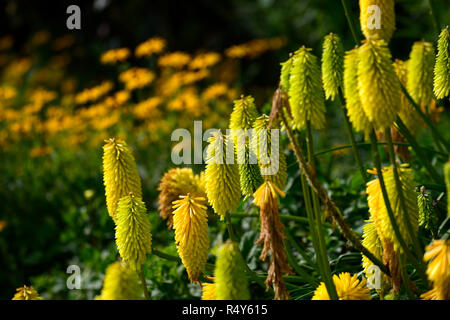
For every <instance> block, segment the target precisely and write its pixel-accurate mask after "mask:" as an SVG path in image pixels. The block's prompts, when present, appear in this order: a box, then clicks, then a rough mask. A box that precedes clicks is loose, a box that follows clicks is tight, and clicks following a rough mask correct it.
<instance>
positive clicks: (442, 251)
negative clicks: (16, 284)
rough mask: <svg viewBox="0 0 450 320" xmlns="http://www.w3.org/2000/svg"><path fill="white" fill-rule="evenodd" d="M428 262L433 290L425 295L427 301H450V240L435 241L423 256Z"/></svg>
mask: <svg viewBox="0 0 450 320" xmlns="http://www.w3.org/2000/svg"><path fill="white" fill-rule="evenodd" d="M423 259H424V261H425V262H428V267H427V276H428V279H430V281H432V282H433V289H432V290H430V291H428V292H426V293H424V294H423V295H422V296H421V298H422V299H426V300H450V240H434V241H433V242H432V243H431V245H429V246H427V247H426V252H425V254H424V256H423Z"/></svg>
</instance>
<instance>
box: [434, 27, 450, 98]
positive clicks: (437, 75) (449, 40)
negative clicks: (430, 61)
mask: <svg viewBox="0 0 450 320" xmlns="http://www.w3.org/2000/svg"><path fill="white" fill-rule="evenodd" d="M434 94H435V95H436V98H438V99H443V98H445V97H448V95H449V94H450V29H449V27H448V26H447V27H446V28H444V29H442V31H441V34H440V35H439V40H438V53H437V56H436V64H435V66H434Z"/></svg>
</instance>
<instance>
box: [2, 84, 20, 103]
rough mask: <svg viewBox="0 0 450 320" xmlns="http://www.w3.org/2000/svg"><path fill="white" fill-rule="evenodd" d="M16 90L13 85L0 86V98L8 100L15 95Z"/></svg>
mask: <svg viewBox="0 0 450 320" xmlns="http://www.w3.org/2000/svg"><path fill="white" fill-rule="evenodd" d="M16 94H17V91H16V89H15V88H13V87H7V86H4V87H0V100H9V99H12V98H14V97H15V96H16Z"/></svg>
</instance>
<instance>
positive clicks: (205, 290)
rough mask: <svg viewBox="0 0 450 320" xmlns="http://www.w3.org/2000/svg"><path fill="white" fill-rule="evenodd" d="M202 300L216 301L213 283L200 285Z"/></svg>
mask: <svg viewBox="0 0 450 320" xmlns="http://www.w3.org/2000/svg"><path fill="white" fill-rule="evenodd" d="M212 280H213V279H212ZM202 300H217V299H216V284H215V283H214V282H213V283H209V282H204V283H202Z"/></svg>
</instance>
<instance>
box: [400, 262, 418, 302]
mask: <svg viewBox="0 0 450 320" xmlns="http://www.w3.org/2000/svg"><path fill="white" fill-rule="evenodd" d="M398 258H399V262H400V271H401V275H402V280H403V284H404V285H405V289H406V295H407V296H408V299H409V300H415V297H414V294H413V292H412V290H411V286H410V282H409V276H408V270H407V268H406V261H405V257H404V255H403V254H400V255H399V257H398Z"/></svg>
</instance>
